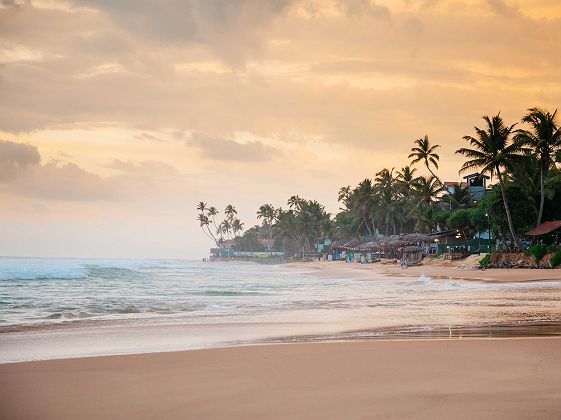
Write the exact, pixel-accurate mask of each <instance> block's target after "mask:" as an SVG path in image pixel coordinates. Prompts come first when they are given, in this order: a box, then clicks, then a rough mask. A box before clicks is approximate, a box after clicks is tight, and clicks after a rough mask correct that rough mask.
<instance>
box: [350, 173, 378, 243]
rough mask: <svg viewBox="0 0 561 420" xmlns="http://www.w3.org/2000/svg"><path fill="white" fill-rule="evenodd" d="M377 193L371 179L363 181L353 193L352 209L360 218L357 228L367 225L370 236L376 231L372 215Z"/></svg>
mask: <svg viewBox="0 0 561 420" xmlns="http://www.w3.org/2000/svg"><path fill="white" fill-rule="evenodd" d="M375 195H376V189H375V188H374V186H373V185H372V181H371V180H370V179H365V180H363V181H361V182H360V183H359V184H358V186H357V187H356V188H355V189H354V190H353V191H352V194H351V199H352V201H353V203H352V209H353V212H354V213H355V215H356V216H357V217H358V219H359V224H357V229H360V228H362V227H363V226H365V227H366V230H367V231H368V234H369V235H370V236H372V235H374V232H375V226H374V224H373V222H372V217H371V214H372V209H373V207H374V198H375Z"/></svg>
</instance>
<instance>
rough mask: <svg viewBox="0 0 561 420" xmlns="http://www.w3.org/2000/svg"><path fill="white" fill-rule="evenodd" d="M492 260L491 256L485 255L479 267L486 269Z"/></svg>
mask: <svg viewBox="0 0 561 420" xmlns="http://www.w3.org/2000/svg"><path fill="white" fill-rule="evenodd" d="M490 260H491V254H487V255H485V256H484V257H483V258H481V260H480V261H479V266H480V267H486V266H487V265H489V261H490Z"/></svg>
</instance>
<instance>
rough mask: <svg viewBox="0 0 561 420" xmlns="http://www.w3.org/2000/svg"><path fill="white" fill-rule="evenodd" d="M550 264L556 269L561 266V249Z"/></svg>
mask: <svg viewBox="0 0 561 420" xmlns="http://www.w3.org/2000/svg"><path fill="white" fill-rule="evenodd" d="M549 264H550V265H551V268H555V267H557V266H558V265H561V248H560V249H558V250H557V252H556V253H555V254H553V257H551V259H550V260H549Z"/></svg>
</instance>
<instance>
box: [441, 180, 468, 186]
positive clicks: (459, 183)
mask: <svg viewBox="0 0 561 420" xmlns="http://www.w3.org/2000/svg"><path fill="white" fill-rule="evenodd" d="M454 185H459V186H461V187H467V185H468V184H467V182H455V181H444V186H445V187H453V186H454Z"/></svg>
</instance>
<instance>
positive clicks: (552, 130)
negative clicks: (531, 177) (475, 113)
mask: <svg viewBox="0 0 561 420" xmlns="http://www.w3.org/2000/svg"><path fill="white" fill-rule="evenodd" d="M556 115H557V110H555V112H553V114H551V113H550V112H548V111H545V110H542V109H539V108H530V109H529V110H528V113H527V114H526V115H524V117H523V118H522V122H525V123H527V124H530V126H531V129H530V130H518V132H517V134H516V136H515V139H516V141H517V142H519V143H520V144H521V145H522V146H524V147H528V148H529V150H528V152H529V153H531V154H532V155H534V156H535V157H536V159H537V160H538V161H539V167H540V208H539V211H538V219H537V221H536V226H538V225H540V224H541V222H542V216H543V205H544V201H545V178H546V177H547V174H548V172H549V170H550V168H551V167H552V165H554V164H555V163H554V162H555V155H556V153H557V152H558V151H559V150H561V127H560V126H559V125H558V124H557V122H556V121H555V117H556Z"/></svg>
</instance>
